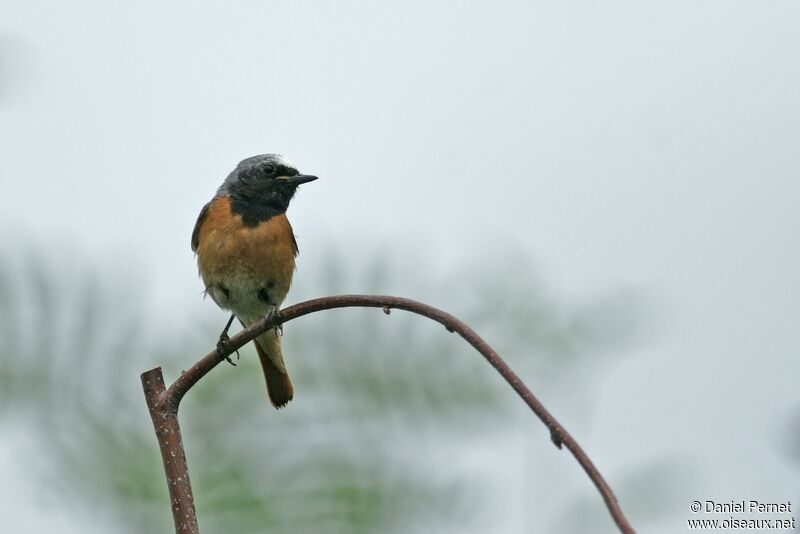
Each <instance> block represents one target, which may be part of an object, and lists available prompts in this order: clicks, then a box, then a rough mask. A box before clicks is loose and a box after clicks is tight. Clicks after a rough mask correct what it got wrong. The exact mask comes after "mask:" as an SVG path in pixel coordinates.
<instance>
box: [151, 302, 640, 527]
mask: <svg viewBox="0 0 800 534" xmlns="http://www.w3.org/2000/svg"><path fill="white" fill-rule="evenodd" d="M350 307H366V308H382V309H383V311H384V312H385V313H387V314H388V313H389V312H390V311H391V310H392V309H399V310H405V311H409V312H412V313H416V314H418V315H422V316H424V317H428V318H429V319H433V320H434V321H436V322H438V323H441V324H442V325H443V326H444V327H445V328H446V329H447V330H448V331H449V332H455V333H457V334H458V335H460V336H461V337H462V338H464V339H465V340H466V341H467V343H469V344H470V345H472V346H473V347H474V348H475V349H476V350H477V351H478V352H480V353H481V355H483V357H484V358H486V360H487V361H488V362H489V363H490V364H491V365H492V367H494V368H495V369H496V370H497V372H498V373H500V375H501V376H502V377H503V378H504V379H505V380H506V382H508V383H509V385H510V386H511V387H512V388H513V389H514V391H516V392H517V394H518V395H519V396H520V398H521V399H522V400H523V401H525V404H527V405H528V406H529V407H530V409H531V410H532V411H533V413H535V414H536V416H537V417H538V418H539V419H540V420H541V421H542V423H544V425H545V426H546V427H547V428H548V430H549V431H550V439H551V440H552V441H553V443H554V444H555V445H556V447H558V448H559V449H560V448H561V447H562V446H564V447H566V448H567V450H569V451H570V452H571V453H572V455H573V456H574V457H575V459H576V460H577V461H578V463H579V464H580V465H581V467H582V468H583V470H584V471H586V474H587V475H588V476H589V478H590V479H591V480H592V482H593V483H594V485H595V486H596V487H597V490H598V491H599V492H600V495H601V496H602V497H603V500H604V501H605V503H606V506H607V507H608V511H609V512H610V513H611V517H612V518H613V519H614V522H615V523H616V524H617V526H618V527H619V530H620V532H623V533H625V534H631V533H633V532H634V530H633V528H632V527H631V526H630V524H629V523H628V520H627V519H626V518H625V514H624V513H623V512H622V509H621V508H620V506H619V503H618V502H617V499H616V497H615V496H614V492H613V491H611V488H610V487H609V485H608V484H607V483H606V481H605V479H604V478H603V476H602V475H601V474H600V472H599V471H598V470H597V468H596V467H595V466H594V464H593V463H592V461H591V460H590V459H589V457H588V456H587V455H586V453H585V452H584V451H583V449H582V448H581V447H580V445H578V443H577V442H576V441H575V439H574V438H573V437H572V436H571V435H570V434H569V432H567V431H566V429H565V428H564V427H563V426H562V425H561V423H559V422H558V421H557V420H556V418H555V417H553V416H552V414H550V412H549V411H547V409H546V408H545V407H544V406H543V405H542V403H541V402H539V400H538V399H537V398H536V397H535V396H534V395H533V393H531V391H530V390H529V389H528V387H527V386H526V385H525V384H524V383H523V382H522V380H521V379H520V378H519V376H517V374H516V373H515V372H514V371H512V370H511V368H510V367H509V366H508V364H506V363H505V361H503V359H502V358H500V356H499V355H498V354H497V352H495V350H494V349H493V348H492V347H490V346H489V345H488V344H487V343H486V342H485V341H484V340H483V339H481V337H480V336H479V335H478V334H476V333H475V331H474V330H472V329H471V328H470V327H469V326H467V325H466V324H464V323H463V322H461V321H460V320H458V319H456V318H455V317H453V316H452V315H450V314H449V313H447V312H444V311H442V310H439V309H437V308H434V307H432V306H428V305H427V304H422V303H421V302H417V301H414V300H411V299H406V298H401V297H391V296H383V295H338V296H332V297H322V298H318V299H312V300H307V301H305V302H301V303H299V304H295V305H294V306H289V307H288V308H285V309H283V310H281V312H280V313H278V314H277V315H274V316H271V317H267V318H266V319H264V320H262V321H260V322H258V323H256V324H254V325H252V326H251V327H249V328H247V329H245V330H243V331H241V332H239V333H238V334H236V335H235V336H233V337H232V338H230V340H229V341H228V342H227V343H226V344H225V348H224V350H222V351H219V350H214V351H212V352H210V353H209V354H208V355H206V356H205V357H203V359H201V360H200V361H199V362H197V363H196V364H195V365H193V366H192V367H191V368H189V369H188V370H187V371H185V372H184V373H182V374H181V376H180V377H179V378H178V379H177V380H175V382H174V383H173V384H172V385H171V386H170V387H169V388H168V389H167V390H166V391H162V392H160V393H157V397H156V399H157V400H154V401H153V402H151V400H150V398H148V407H150V412H151V416H152V414H153V410H154V409H155V410H162V411H164V413H170V414H172V413H174V414H175V416H176V419H175V429H177V439H172V440H171V441H168V443H165V442H164V441H162V440H167V439H168V438H169V436H170V435H171V436H174V435H175V434H174V433H172V434H170V433H166V432H161V433H159V427H158V426H156V435H157V437H158V440H159V444H160V446H161V450H162V456H163V457H164V464H165V469H166V470H167V478H168V480H170V485H169V490H170V497H171V498H172V502H173V516H174V518H175V526H176V531H177V532H192V533H194V532H196V530H191V529H190V528H189V529H188V530H187V529H186V527H185V526H186V525H191V524H192V521H190V520H189V519H188V518H186V517H183V516H181V517H179V514H191V515H192V520H193V524H194V528H195V529H196V528H197V527H196V526H197V520H196V518H195V517H194V504H193V503H192V501H191V497H192V494H191V484H190V483H189V475H188V471H185V472H184V473H183V474H181V475H179V477H178V478H176V473H174V472H170V470H169V467H170V466H168V465H167V457H166V456H164V455H165V454H172V453H175V454H179V456H180V457H181V458H183V467H184V469H185V466H186V463H185V456H184V455H183V445H182V443H181V440H180V429H179V428H178V427H177V413H178V406H179V404H180V401H181V399H182V398H183V396H184V395H185V394H186V392H187V391H189V389H190V388H191V387H192V386H193V385H194V384H196V383H197V381H198V380H200V379H201V378H203V377H204V376H205V375H206V374H207V373H208V372H209V371H211V369H213V368H214V367H215V366H217V365H218V364H219V363H220V362H222V361H223V360H224V359H225V357H226V356H228V355H230V354H232V353H233V352H234V351H236V350H237V349H239V348H241V347H242V346H243V345H245V344H246V343H248V342H249V341H251V340H252V339H254V338H255V337H256V336H258V335H259V334H262V333H264V332H266V331H267V330H269V329H270V328H274V327H276V326H278V325H280V324H283V323H285V322H288V321H291V320H292V319H296V318H298V317H302V316H303V315H308V314H310V313H314V312H318V311H323V310H330V309H333V308H350ZM156 371H157V372H158V376H159V377H160V373H161V371H160V369H153V370H151V371H148V372H146V373H144V374H143V375H142V382H143V384H144V382H145V377H146V376H147V377H150V378H152V376H153V373H154V372H156ZM161 388H163V379H162V381H161ZM145 395H147V387H145ZM153 424H154V425H156V417H155V416H153ZM175 429H173V430H175ZM176 447H178V448H179V450H178V449H176ZM176 481H177V482H179V483H180V484H185V485H186V486H187V487H188V491H184V490H183V489H182V488H180V487H173V485H174V484H175V483H176ZM180 484H179V485H180ZM179 485H178V486H179ZM178 490H181V491H180V492H179V491H178ZM187 494H188V499H189V504H191V506H187V505H186V503H185V502H184V501H180V502H181V504H182V506H180V507H176V505H175V503H176V502H177V501H176V500H177V499H179V497H180V498H185V497H186V495H187ZM180 528H183V530H180Z"/></svg>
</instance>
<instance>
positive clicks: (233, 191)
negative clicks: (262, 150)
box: [192, 154, 317, 408]
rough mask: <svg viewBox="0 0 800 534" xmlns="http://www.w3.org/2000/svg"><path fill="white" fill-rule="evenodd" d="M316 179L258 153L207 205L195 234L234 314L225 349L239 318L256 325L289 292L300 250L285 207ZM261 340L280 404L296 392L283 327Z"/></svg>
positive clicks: (203, 262) (208, 271)
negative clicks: (282, 337)
mask: <svg viewBox="0 0 800 534" xmlns="http://www.w3.org/2000/svg"><path fill="white" fill-rule="evenodd" d="M316 179H317V177H316V176H309V175H307V174H300V173H299V172H298V170H297V167H295V166H294V165H293V164H292V163H291V162H290V161H289V160H288V159H286V158H285V157H283V156H281V155H279V154H263V155H261V156H253V157H252V158H247V159H245V160H243V161H242V162H240V163H239V165H237V166H236V168H235V169H234V170H233V172H231V173H230V174H229V175H228V177H227V178H226V179H225V181H224V182H223V183H222V185H221V186H220V188H219V189H218V190H217V194H216V195H214V198H212V199H211V201H210V202H209V203H208V204H206V205H205V206H203V209H202V210H201V211H200V216H199V217H198V218H197V223H195V226H194V231H193V232H192V250H193V251H194V252H195V253H196V254H197V265H198V268H199V270H200V276H201V277H202V279H203V282H204V283H205V286H206V292H207V294H209V295H211V298H212V299H213V300H214V302H215V303H216V304H217V305H218V306H219V307H220V308H222V309H224V310H230V311H231V312H233V315H232V316H231V318H230V320H229V321H228V324H227V325H226V326H225V329H224V330H223V331H222V334H221V335H220V343H219V345H218V346H219V347H223V346H224V342H225V341H226V340H227V339H228V338H227V331H228V327H230V324H231V322H232V321H233V318H234V316H235V317H237V318H238V319H239V321H241V323H242V324H243V325H244V326H246V327H247V326H250V325H252V324H253V323H255V322H257V321H259V320H261V319H263V318H264V317H267V316H269V315H271V314H273V313H277V311H278V309H279V306H280V305H281V303H282V302H283V299H285V298H286V294H287V293H288V292H289V286H290V285H291V283H292V275H293V274H294V269H295V263H294V259H295V256H297V241H295V237H294V232H293V231H292V227H291V225H290V224H289V220H288V219H287V218H286V208H288V207H289V201H290V200H292V197H293V196H294V194H295V192H296V191H297V186H299V185H300V184H304V183H306V182H310V181H312V180H316ZM255 345H256V351H257V352H258V357H259V359H260V360H261V367H262V368H263V370H264V377H265V378H266V381H267V393H268V394H269V399H270V401H271V402H272V404H273V406H275V407H276V408H281V407H283V406H285V405H286V403H288V402H289V401H290V400H292V396H293V394H294V390H293V388H292V381H291V380H290V379H289V373H288V372H287V370H286V364H285V363H284V361H283V354H282V353H281V340H280V336H279V334H278V331H277V329H274V330H269V331H267V332H266V333H264V334H261V335H260V336H258V337H257V338H256V339H255Z"/></svg>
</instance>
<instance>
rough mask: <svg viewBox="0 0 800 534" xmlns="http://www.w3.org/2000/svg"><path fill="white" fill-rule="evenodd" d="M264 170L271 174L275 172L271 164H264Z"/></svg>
mask: <svg viewBox="0 0 800 534" xmlns="http://www.w3.org/2000/svg"><path fill="white" fill-rule="evenodd" d="M264 172H265V173H267V174H273V173H274V172H275V167H273V166H272V165H265V166H264Z"/></svg>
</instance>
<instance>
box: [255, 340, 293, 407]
mask: <svg viewBox="0 0 800 534" xmlns="http://www.w3.org/2000/svg"><path fill="white" fill-rule="evenodd" d="M256 352H258V359H259V360H261V368H262V369H263V370H264V378H265V379H266V381H267V394H268V395H269V400H270V402H272V405H273V406H275V407H276V408H283V407H284V406H286V404H287V403H288V402H289V401H290V400H292V397H293V396H294V389H293V388H292V381H291V380H290V379H289V373H288V372H287V371H286V366H285V365H284V363H283V354H282V353H281V338H280V336H279V335H278V333H277V332H276V331H274V330H270V331H269V332H266V333H264V334H261V335H260V336H258V337H257V338H256Z"/></svg>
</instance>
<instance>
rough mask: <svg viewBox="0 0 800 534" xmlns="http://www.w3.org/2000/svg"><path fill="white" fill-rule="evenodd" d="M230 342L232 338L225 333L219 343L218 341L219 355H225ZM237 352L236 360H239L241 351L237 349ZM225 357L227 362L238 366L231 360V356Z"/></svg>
mask: <svg viewBox="0 0 800 534" xmlns="http://www.w3.org/2000/svg"><path fill="white" fill-rule="evenodd" d="M230 340H231V338H230V336H228V334H226V333H224V332H223V333H222V334H221V335H220V336H219V341H217V354H219V355H220V356H222V355H223V354H225V349H226V347H227V345H228V341H230ZM235 352H236V360H239V349H236V351H235ZM224 357H225V361H226V362H228V363H229V364H231V365H233V366H234V367H236V364H235V363H234V362H233V360H231V356H230V354H227V355H225V356H224Z"/></svg>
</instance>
